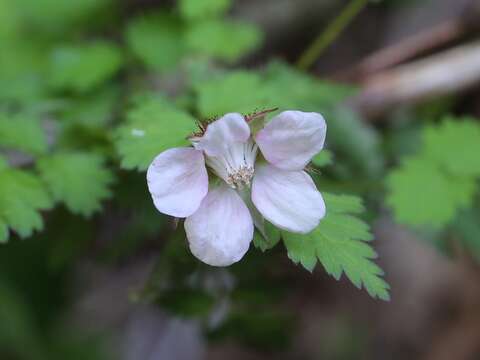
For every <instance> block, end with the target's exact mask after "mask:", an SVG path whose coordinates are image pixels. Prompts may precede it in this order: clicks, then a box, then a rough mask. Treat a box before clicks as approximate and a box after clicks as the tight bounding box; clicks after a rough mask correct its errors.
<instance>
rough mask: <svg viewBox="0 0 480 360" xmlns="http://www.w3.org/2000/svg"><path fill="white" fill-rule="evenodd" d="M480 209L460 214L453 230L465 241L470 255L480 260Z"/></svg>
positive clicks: (453, 225) (475, 208)
mask: <svg viewBox="0 0 480 360" xmlns="http://www.w3.org/2000/svg"><path fill="white" fill-rule="evenodd" d="M479 218H480V208H478V207H474V208H472V209H469V210H468V211H461V212H459V213H458V215H457V217H456V218H455V221H454V222H453V223H452V228H453V230H454V231H455V234H458V235H459V236H460V238H461V239H462V240H463V244H464V245H465V247H466V248H467V249H468V250H469V253H470V254H472V255H473V256H475V258H476V259H477V260H480V237H479V236H478V234H480V223H479V221H478V219H479Z"/></svg>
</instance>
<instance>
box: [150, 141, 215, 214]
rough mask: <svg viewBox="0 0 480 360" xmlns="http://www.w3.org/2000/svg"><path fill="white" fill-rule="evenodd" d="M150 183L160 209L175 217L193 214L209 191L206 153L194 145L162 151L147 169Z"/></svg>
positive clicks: (151, 192) (154, 199)
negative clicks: (194, 147)
mask: <svg viewBox="0 0 480 360" xmlns="http://www.w3.org/2000/svg"><path fill="white" fill-rule="evenodd" d="M147 184H148V190H149V191H150V194H151V195H152V199H153V203H154V204H155V207H156V208H157V209H158V211H160V212H162V213H164V214H167V215H171V216H176V217H187V216H190V215H192V214H193V213H194V212H195V211H196V210H197V209H198V207H199V206H200V203H201V202H202V200H203V198H204V197H205V195H207V191H208V174H207V169H206V167H205V160H204V157H203V153H202V152H201V151H198V150H195V149H193V148H173V149H169V150H166V151H164V152H162V153H161V154H160V155H158V156H157V157H156V158H155V159H154V160H153V161H152V163H151V164H150V166H149V168H148V171H147Z"/></svg>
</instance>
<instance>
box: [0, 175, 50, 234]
mask: <svg viewBox="0 0 480 360" xmlns="http://www.w3.org/2000/svg"><path fill="white" fill-rule="evenodd" d="M51 206H52V199H51V198H50V196H49V194H48V192H47V190H46V188H45V187H44V185H43V184H42V182H41V181H40V179H38V178H37V177H36V176H35V175H33V174H31V173H29V172H27V171H23V170H14V169H8V170H4V171H1V172H0V223H1V224H2V225H0V228H1V231H0V232H1V233H2V236H0V238H1V239H2V240H3V241H6V237H8V235H7V236H6V235H5V234H6V229H5V227H6V226H8V227H9V228H11V229H12V230H14V231H15V232H17V233H18V235H19V236H20V237H22V238H25V237H28V236H30V235H31V234H32V233H33V231H35V230H41V229H43V220H42V216H41V215H40V213H39V211H40V210H46V209H49V208H50V207H51Z"/></svg>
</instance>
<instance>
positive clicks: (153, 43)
mask: <svg viewBox="0 0 480 360" xmlns="http://www.w3.org/2000/svg"><path fill="white" fill-rule="evenodd" d="M126 40H127V44H128V46H129V48H130V50H131V51H132V52H133V54H134V55H135V56H136V57H137V58H138V59H139V60H141V61H142V62H143V63H144V64H145V65H146V66H147V67H149V68H152V69H155V70H158V71H167V70H170V69H172V68H174V67H175V66H177V65H178V63H179V62H180V60H181V58H182V57H183V56H184V54H185V46H184V41H183V27H182V26H181V22H180V21H179V19H178V18H176V17H174V16H172V15H169V14H165V13H158V14H150V15H148V16H141V17H137V18H135V19H134V20H132V21H131V22H130V23H129V24H128V27H127V32H126Z"/></svg>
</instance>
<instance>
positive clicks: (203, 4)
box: [178, 0, 232, 20]
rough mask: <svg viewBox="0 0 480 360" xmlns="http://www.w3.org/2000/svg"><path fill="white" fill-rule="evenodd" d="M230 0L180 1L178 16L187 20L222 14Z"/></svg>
mask: <svg viewBox="0 0 480 360" xmlns="http://www.w3.org/2000/svg"><path fill="white" fill-rule="evenodd" d="M231 4H232V0H202V1H198V0H180V1H179V3H178V8H179V11H180V15H182V17H183V18H185V19H187V20H195V19H205V18H210V17H215V16H219V15H222V14H224V13H225V12H226V11H227V10H228V9H229V7H230V6H231Z"/></svg>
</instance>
